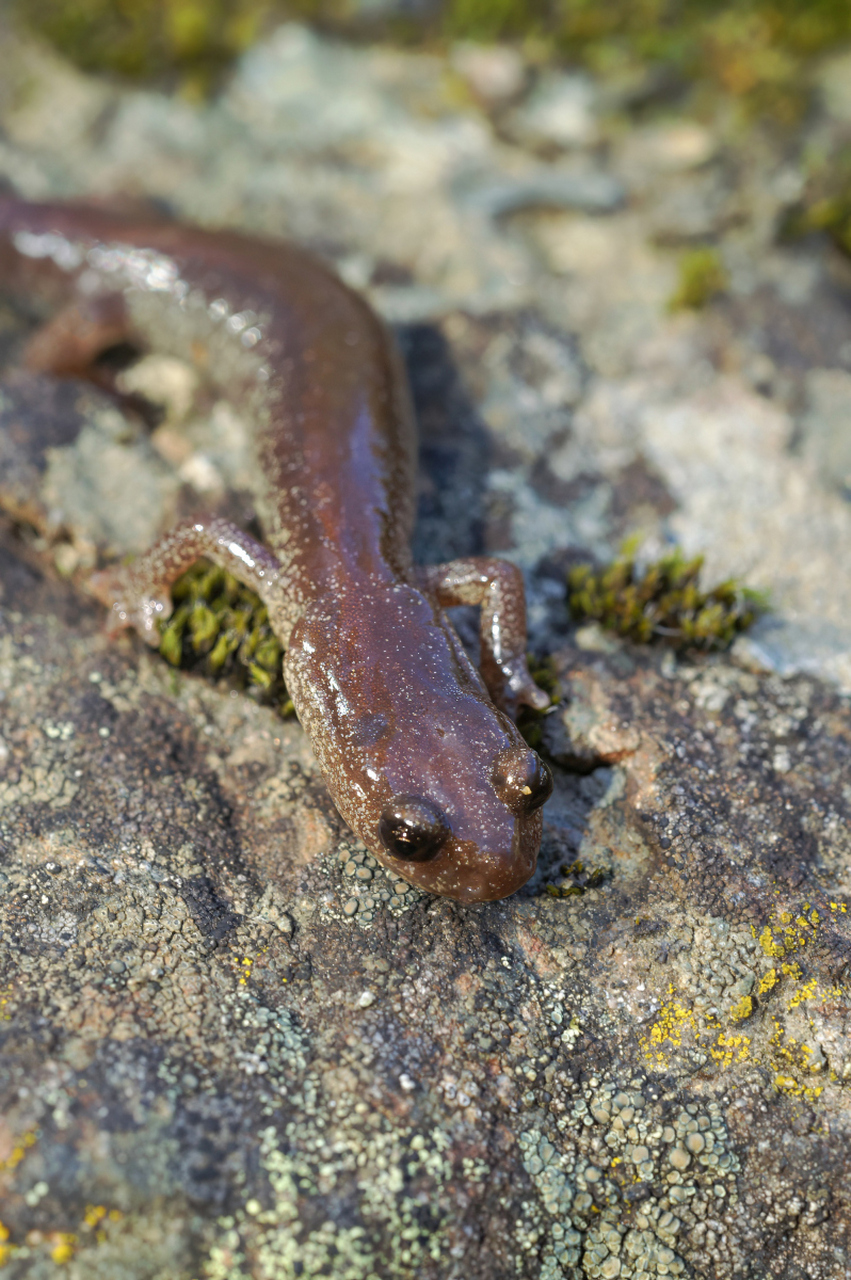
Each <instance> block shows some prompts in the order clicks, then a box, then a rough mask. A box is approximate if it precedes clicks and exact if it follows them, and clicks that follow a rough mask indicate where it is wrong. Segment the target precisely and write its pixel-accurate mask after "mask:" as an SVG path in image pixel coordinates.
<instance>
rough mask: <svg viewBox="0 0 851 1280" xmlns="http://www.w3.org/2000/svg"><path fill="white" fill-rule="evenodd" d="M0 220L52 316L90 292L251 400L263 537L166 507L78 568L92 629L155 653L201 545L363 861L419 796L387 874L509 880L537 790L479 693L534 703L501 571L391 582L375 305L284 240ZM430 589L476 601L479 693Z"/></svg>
mask: <svg viewBox="0 0 851 1280" xmlns="http://www.w3.org/2000/svg"><path fill="white" fill-rule="evenodd" d="M0 221H2V226H3V228H4V230H5V232H6V235H7V237H8V239H9V240H10V241H11V245H12V247H13V248H14V249H15V250H16V251H17V253H18V254H19V255H20V258H19V261H18V265H20V260H23V261H24V262H25V263H39V262H41V263H44V264H45V265H46V266H49V267H51V268H54V269H56V268H58V272H59V275H60V276H64V277H65V278H66V281H67V283H68V290H69V294H70V298H69V302H68V304H67V305H68V310H67V311H66V312H64V313H62V314H66V315H76V314H77V313H78V311H80V312H81V311H83V310H84V309H85V308H87V307H88V308H89V310H88V312H87V314H92V315H94V314H97V315H100V313H101V312H105V311H106V308H105V307H104V305H103V304H102V303H101V302H100V301H99V303H98V306H99V307H100V311H98V312H97V313H95V310H94V309H93V308H92V306H91V299H93V298H94V299H99V300H100V299H110V300H111V301H110V303H109V311H110V316H111V315H112V313H113V312H115V311H116V307H115V304H114V301H112V300H113V299H115V298H116V297H119V298H121V300H122V301H121V314H123V315H124V316H126V318H127V319H126V327H127V332H128V334H129V335H132V336H135V337H141V339H142V341H143V342H144V341H147V343H148V344H149V345H150V346H151V347H152V349H153V350H154V351H155V352H156V351H163V349H164V348H165V349H166V350H169V349H170V350H171V351H173V352H175V353H177V354H179V355H183V356H184V358H186V359H188V360H193V359H194V360H195V361H198V360H199V359H200V356H199V353H201V354H202V355H203V356H204V359H203V360H202V363H203V364H205V365H210V366H212V368H211V374H212V378H213V381H214V384H215V385H216V386H217V388H218V389H219V390H220V391H221V392H224V393H228V392H229V393H231V394H232V395H233V397H234V398H235V399H236V400H237V402H242V403H243V404H244V405H245V407H246V409H247V410H248V411H249V412H252V413H253V448H254V452H255V454H256V457H257V459H258V463H259V465H258V468H257V477H258V492H257V493H256V495H255V496H256V498H257V502H258V507H259V510H260V513H261V517H262V518H263V523H264V527H265V530H266V535H267V537H268V539H269V542H270V544H271V548H272V550H271V551H270V550H269V549H268V548H266V547H264V546H262V545H261V544H259V543H257V542H256V541H255V540H254V539H252V538H250V537H248V536H247V535H246V534H244V533H243V532H242V531H241V530H240V529H239V528H238V527H236V526H235V525H230V524H228V522H226V521H223V520H221V519H217V518H205V517H193V518H191V519H189V520H186V521H184V522H183V523H182V524H180V525H178V526H176V527H175V528H174V529H172V530H170V531H168V532H167V533H165V534H164V535H163V536H162V537H161V538H160V539H159V540H158V541H157V542H156V543H155V544H154V546H153V547H151V548H150V549H149V550H147V551H146V552H145V553H144V554H143V555H142V556H140V557H138V558H137V560H136V561H135V562H134V563H133V564H131V565H130V566H127V567H121V568H119V567H115V568H111V569H109V570H105V571H103V572H101V573H98V574H96V575H94V577H93V579H92V587H93V590H94V591H95V593H96V594H97V596H98V597H99V598H100V599H101V600H102V601H103V603H105V604H106V605H107V606H108V608H109V609H110V625H111V629H113V630H119V629H121V628H123V627H127V626H133V627H135V628H136V629H137V630H138V631H139V632H140V633H141V634H142V635H143V637H144V638H145V639H146V641H147V642H148V643H149V644H154V645H155V644H156V643H157V641H158V636H159V631H158V623H159V622H160V621H161V620H162V619H163V618H165V617H167V616H168V614H169V611H170V603H169V588H170V586H171V584H172V582H174V581H175V580H176V578H177V577H178V576H179V575H180V574H181V573H182V572H183V571H184V570H185V569H186V568H187V567H188V566H189V565H190V564H191V563H193V561H194V560H195V559H197V558H198V557H199V556H202V555H207V556H209V557H211V558H212V559H213V560H214V561H215V562H216V563H218V564H221V565H222V566H223V567H225V568H227V569H228V570H229V571H230V572H232V573H234V574H235V576H236V577H238V578H239V579H240V580H241V581H244V582H245V583H246V584H247V585H249V586H250V587H251V588H252V589H253V590H255V591H257V592H258V593H259V595H260V597H261V599H263V601H264V602H265V603H266V604H267V606H268V608H269V617H270V622H271V624H272V627H273V629H274V630H275V632H276V634H277V636H278V638H279V640H280V641H281V643H282V645H283V647H284V648H285V649H288V652H287V656H286V660H285V674H286V677H287V682H288V685H289V687H290V691H291V694H292V698H293V702H294V704H295V707H296V711H297V712H298V714H299V717H300V719H301V720H302V723H303V724H304V726H305V728H306V729H307V731H308V734H309V735H310V736H311V738H312V740H313V742H314V745H315V748H316V751H317V755H318V758H319V761H320V764H321V766H322V769H323V773H324V775H325V778H326V781H327V782H328V785H329V787H330V790H331V793H332V796H333V797H334V799H335V801H336V803H337V805H338V808H339V809H340V811H341V813H342V814H343V816H344V817H345V818H346V820H347V821H348V822H349V824H350V825H351V826H352V827H353V829H354V830H355V831H356V832H357V833H358V834H359V835H360V836H361V837H362V839H363V840H364V841H365V843H366V844H367V846H368V847H369V848H370V849H371V850H372V852H373V853H374V854H375V855H376V856H377V857H379V858H380V859H381V860H382V861H383V862H385V865H388V866H390V865H392V853H393V850H392V847H391V846H390V845H385V841H384V840H383V839H382V837H381V835H380V834H379V821H380V819H381V818H382V814H383V812H384V810H385V807H386V806H387V805H389V804H390V803H391V802H393V803H395V802H396V800H397V798H398V797H420V798H421V799H422V800H423V801H425V802H427V803H428V804H429V805H431V806H433V807H435V806H436V809H437V811H438V813H439V815H440V822H441V823H442V824H443V825H444V829H445V832H446V835H445V836H444V838H443V839H442V842H441V844H440V846H439V847H438V848H436V849H435V851H434V852H433V853H432V856H430V857H428V858H420V859H419V860H414V861H411V860H410V859H407V858H400V859H399V860H398V861H399V864H400V868H399V869H400V873H401V874H402V875H403V876H404V878H406V879H408V880H410V881H411V882H412V883H414V884H416V885H418V886H420V887H422V888H427V889H430V890H431V891H432V892H436V893H440V894H443V895H446V896H450V897H454V898H458V899H460V900H463V901H483V900H484V901H487V900H491V899H494V898H499V897H505V896H507V895H508V894H511V893H513V892H514V891H515V890H516V889H518V888H520V887H521V886H522V885H523V884H525V883H526V881H527V880H528V879H529V876H530V875H531V874H532V872H533V871H534V868H535V861H536V857H537V851H538V848H539V845H540V839H541V819H540V815H539V814H537V813H533V812H532V808H533V807H534V805H535V804H538V803H540V801H539V800H537V799H536V798H533V797H532V792H531V791H530V790H529V788H527V789H526V793H525V794H526V795H527V796H528V797H529V800H528V801H527V800H525V799H523V798H522V797H521V796H519V795H518V804H517V805H516V806H515V805H514V802H513V801H512V802H511V803H509V802H508V801H507V800H506V798H505V797H504V796H503V795H499V794H497V791H496V784H495V767H496V761H497V759H498V758H499V757H500V756H501V755H503V754H504V753H505V752H506V751H508V750H509V748H511V749H513V750H514V751H515V752H519V753H521V755H523V756H524V757H525V756H532V757H533V758H535V759H537V758H536V757H534V753H532V752H530V751H529V749H528V748H527V747H525V744H524V743H523V740H522V738H521V737H520V735H519V733H518V732H517V730H516V729H515V727H514V725H513V724H512V722H511V721H510V720H509V719H508V718H507V716H506V715H505V714H503V712H502V711H497V709H496V707H495V706H494V703H493V702H492V701H491V699H490V697H489V695H488V689H490V693H491V694H492V695H493V697H494V699H495V700H496V701H497V702H498V704H499V705H501V706H504V708H505V710H506V711H509V712H513V711H514V710H515V708H516V706H517V704H518V703H520V702H527V703H529V704H530V705H535V706H543V705H545V704H546V703H547V702H548V697H547V695H546V694H544V693H543V692H542V691H541V690H539V689H537V688H536V687H535V685H534V683H533V682H532V680H531V678H530V676H529V672H528V669H527V666H526V656H525V646H526V627H525V605H524V603H523V582H522V578H521V576H520V574H519V573H518V571H517V570H516V569H515V568H514V567H513V566H511V565H508V564H505V563H502V562H500V561H497V560H488V559H480V560H476V559H471V560H466V561H456V562H452V563H451V564H448V565H443V566H437V567H435V568H434V569H432V570H429V571H423V572H422V573H421V574H420V577H421V582H422V586H423V589H424V590H425V591H426V592H428V595H424V594H423V593H422V592H421V591H419V590H417V589H415V588H413V587H412V586H409V585H408V582H407V580H408V579H409V578H411V577H414V576H415V574H414V571H413V570H412V569H411V566H410V550H409V546H408V540H409V537H410V531H411V523H412V510H413V503H412V488H413V481H414V467H413V462H414V427H413V420H412V415H411V411H410V405H409V399H408V395H407V392H406V388H405V385H404V381H403V379H404V374H403V372H402V369H401V364H400V362H399V360H398V358H397V356H396V354H395V351H394V348H393V346H392V343H391V340H390V339H389V336H388V335H387V333H386V331H385V330H384V329H383V327H382V326H381V324H380V322H379V321H378V320H377V318H376V317H375V316H374V314H372V313H371V312H370V311H369V309H368V308H367V307H366V306H364V304H363V302H362V301H361V300H360V299H358V298H357V297H356V296H355V295H353V294H352V293H351V292H350V291H349V290H348V289H347V288H346V287H345V286H344V285H342V284H341V283H340V282H339V281H337V280H336V279H335V278H334V277H333V275H331V274H330V273H329V272H327V271H326V270H325V269H324V268H323V267H322V266H321V265H320V264H319V263H318V262H317V261H315V260H313V259H311V258H310V257H309V256H308V255H306V254H302V253H299V252H298V251H297V250H293V249H292V248H288V247H287V246H274V245H268V244H266V245H263V244H258V243H256V242H253V241H250V240H239V239H236V238H234V237H228V236H225V235H223V236H219V237H215V236H213V237H211V236H209V235H208V236H205V235H204V234H203V233H201V232H199V231H194V230H192V229H191V228H190V229H180V228H177V227H167V228H158V227H157V225H156V224H153V225H152V226H146V225H145V224H144V223H143V224H142V226H141V227H139V226H133V227H130V226H128V227H125V228H122V226H121V223H120V222H117V223H116V222H115V221H114V220H110V219H109V217H108V216H107V217H106V218H104V217H103V216H102V215H99V214H97V213H95V212H89V213H87V212H86V211H84V210H83V211H77V212H75V211H74V210H73V209H67V208H63V207H62V206H50V205H42V206H39V205H32V206H29V205H25V204H19V203H16V202H15V201H6V202H5V204H2V203H0ZM166 250H167V251H166ZM44 274H45V273H44V272H42V275H44ZM55 274H56V273H55V271H53V272H51V273H50V274H49V275H48V277H47V281H45V283H47V282H48V281H52V282H53V283H54V284H55V279H54V277H55ZM27 278H28V277H27ZM10 283H11V284H12V285H14V279H13V280H12V281H11V282H10ZM246 299H248V300H250V301H251V302H252V304H253V305H251V306H249V305H246ZM67 328H68V325H67V324H65V326H64V327H63V323H62V321H61V320H60V321H57V322H52V323H51V324H50V325H49V326H48V327H47V329H46V330H45V331H44V337H43V338H41V339H40V340H37V341H38V342H39V346H38V351H39V361H40V367H42V368H50V362H51V359H53V361H54V362H55V364H56V367H57V368H62V367H65V366H63V363H62V361H63V358H64V359H65V360H66V361H67V360H68V359H69V357H68V356H65V355H64V352H65V350H66V347H67V345H68V343H69V339H68V338H67V337H66V336H65V335H66V332H67ZM95 331H96V332H98V330H97V329H96V330H95ZM110 336H111V338H112V339H113V340H114V336H115V334H114V330H113V329H111V330H110ZM247 339H248V340H247ZM74 351H75V352H77V351H78V348H77V347H76V346H75V347H74ZM76 358H77V359H81V358H82V357H81V356H77V357H76ZM278 548H280V550H281V559H280V560H278V559H276V557H275V555H274V554H273V552H274V551H275V550H277V549H278ZM438 602H439V603H440V604H443V605H453V604H461V603H472V604H477V603H481V605H482V609H481V625H480V633H481V647H482V675H483V677H484V680H485V681H487V684H488V688H486V687H485V684H484V683H483V680H482V678H480V677H479V676H478V675H477V673H476V672H475V671H474V670H473V669H472V667H471V665H470V663H469V660H468V659H467V657H466V655H465V654H464V652H463V649H462V647H461V645H460V642H459V640H458V638H457V636H455V635H454V633H453V632H452V629H451V627H450V626H449V623H448V622H447V620H446V618H445V616H444V615H443V613H442V612H441V610H440V608H439V607H438ZM376 714H381V715H384V716H385V717H386V721H387V733H386V736H385V742H384V744H383V747H382V750H381V751H380V752H377V753H376V752H372V751H371V745H374V744H371V745H370V746H368V747H367V750H366V751H365V752H364V751H358V749H357V746H358V743H357V742H356V733H357V726H358V723H359V721H360V720H362V719H363V718H364V717H370V718H372V719H373V720H374V718H375V716H376ZM361 745H362V744H361ZM536 768H537V769H538V770H539V771H542V776H543V775H545V774H546V770H545V769H544V767H543V766H541V765H540V762H538V763H537V766H536ZM543 798H544V799H545V798H546V796H545V795H544V796H543Z"/></svg>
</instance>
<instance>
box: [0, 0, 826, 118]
mask: <svg viewBox="0 0 851 1280" xmlns="http://www.w3.org/2000/svg"><path fill="white" fill-rule="evenodd" d="M7 3H8V5H9V7H10V8H11V10H12V12H13V13H14V14H15V16H16V17H17V18H18V19H19V20H20V21H21V23H23V24H25V25H26V26H27V27H29V28H30V29H31V30H32V31H35V32H37V33H39V34H41V35H42V36H44V37H46V38H47V39H48V40H50V41H51V42H52V43H54V44H55V45H56V46H57V47H58V48H59V49H60V50H61V51H62V52H63V53H65V54H66V55H68V56H69V57H71V58H72V59H73V60H74V61H75V62H77V63H78V64H79V65H80V66H81V67H84V68H86V69H89V70H100V71H108V72H112V73H114V74H116V75H119V76H123V77H130V78H134V79H159V80H161V81H171V82H172V83H174V82H179V83H180V84H182V86H183V87H184V89H185V90H186V91H187V92H202V91H204V90H205V89H206V88H208V87H209V86H210V85H211V83H213V82H214V81H215V79H216V77H217V76H219V75H220V74H221V72H222V70H223V69H224V68H226V67H227V66H228V64H229V63H230V61H231V60H232V59H233V58H234V57H235V56H236V55H238V54H239V53H241V52H243V51H244V50H245V49H246V48H247V47H248V46H249V45H251V44H252V43H253V42H254V41H255V40H257V39H258V38H259V37H260V36H261V35H262V34H263V33H264V32H267V31H268V30H270V29H271V28H272V27H273V26H274V25H275V24H276V23H279V22H281V21H284V20H287V19H298V20H303V21H309V22H311V23H315V24H316V25H317V26H318V27H319V28H321V29H324V30H326V31H335V32H338V33H345V34H347V35H349V36H353V37H356V38H360V39H375V38H378V37H380V38H384V39H390V40H394V41H399V42H402V43H405V44H407V45H420V46H425V47H431V48H438V49H439V48H441V47H445V46H446V44H447V43H448V42H452V41H457V40H471V41H477V42H493V41H503V40H509V41H512V42H516V43H518V44H519V45H520V46H521V47H522V49H523V51H524V53H525V55H526V57H527V59H528V60H529V61H530V62H531V63H533V64H538V65H546V64H547V63H551V62H555V61H562V62H563V61H568V62H571V63H575V64H583V65H585V66H587V67H588V68H589V69H591V70H592V71H595V72H598V73H605V74H607V75H613V74H614V75H620V76H622V77H623V78H624V80H625V81H626V80H631V81H634V83H635V88H636V94H637V95H638V96H641V94H642V93H643V94H644V95H645V96H646V95H650V96H652V95H653V94H654V93H655V94H668V95H672V94H676V93H682V92H688V93H690V94H696V95H699V96H701V95H708V94H711V93H712V92H713V91H718V90H723V91H724V92H726V93H728V94H731V95H732V96H733V97H735V98H736V99H738V100H740V101H741V102H742V103H743V104H745V105H746V106H747V107H748V109H750V110H753V111H760V112H767V113H770V114H772V115H773V116H774V118H775V119H776V120H777V121H778V122H781V123H789V122H793V121H794V120H795V119H797V118H799V117H800V114H801V112H803V111H805V110H806V106H807V96H808V90H809V88H810V70H811V66H812V63H813V59H814V58H817V57H818V55H820V54H823V53H824V52H825V51H827V50H830V49H833V48H835V47H836V46H838V45H841V44H843V43H844V42H846V41H848V40H849V39H851V3H849V0H727V3H720V4H719V3H718V2H717V0H606V3H600V2H599V0H7ZM648 69H652V75H651V76H650V77H649V78H648V75H647V73H648Z"/></svg>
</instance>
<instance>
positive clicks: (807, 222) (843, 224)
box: [782, 146, 851, 257]
mask: <svg viewBox="0 0 851 1280" xmlns="http://www.w3.org/2000/svg"><path fill="white" fill-rule="evenodd" d="M813 231H823V232H826V233H827V235H828V236H830V238H831V240H832V241H833V243H834V244H835V245H836V247H837V248H838V249H840V250H841V251H842V253H844V254H847V255H848V256H849V257H851V150H849V149H848V148H847V146H846V147H843V148H842V149H840V150H838V151H831V152H829V153H828V154H827V155H824V156H820V157H819V158H818V160H817V161H816V162H815V163H814V164H813V166H812V171H811V173H810V175H809V180H808V182H807V187H806V190H805V192H804V196H803V199H802V200H801V201H800V203H799V204H798V205H797V207H796V208H795V209H793V210H792V211H791V212H790V214H789V216H788V217H787V219H786V222H785V225H784V226H783V228H782V235H783V237H784V238H785V239H797V238H798V237H799V236H804V235H808V234H810V233H811V232H813Z"/></svg>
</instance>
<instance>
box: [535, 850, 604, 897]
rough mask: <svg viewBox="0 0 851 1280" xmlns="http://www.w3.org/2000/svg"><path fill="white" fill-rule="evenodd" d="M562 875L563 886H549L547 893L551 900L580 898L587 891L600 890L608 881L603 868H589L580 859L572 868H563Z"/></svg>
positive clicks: (573, 863)
mask: <svg viewBox="0 0 851 1280" xmlns="http://www.w3.org/2000/svg"><path fill="white" fill-rule="evenodd" d="M561 873H562V875H563V876H564V877H565V879H564V880H563V881H562V883H561V884H548V885H547V893H548V894H549V895H550V897H551V898H578V897H581V896H582V894H583V893H584V892H585V890H586V889H599V887H600V885H601V884H604V883H605V881H606V872H605V871H604V870H603V868H602V867H587V866H586V865H585V863H584V862H581V861H580V860H579V859H577V860H576V862H572V863H571V864H570V866H563V867H562V868H561Z"/></svg>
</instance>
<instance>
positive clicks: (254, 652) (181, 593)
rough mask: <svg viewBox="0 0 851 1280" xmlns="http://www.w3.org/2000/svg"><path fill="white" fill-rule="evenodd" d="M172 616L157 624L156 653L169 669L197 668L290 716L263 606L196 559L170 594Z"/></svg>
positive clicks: (224, 575)
mask: <svg viewBox="0 0 851 1280" xmlns="http://www.w3.org/2000/svg"><path fill="white" fill-rule="evenodd" d="M171 598H172V600H173V602H174V606H175V608H174V613H173V614H172V616H171V617H170V618H169V620H168V621H167V622H164V623H162V625H161V640H160V653H161V654H162V656H163V657H164V658H165V659H166V661H167V662H170V663H171V665H172V666H174V667H183V668H184V669H192V668H194V669H200V670H202V671H203V672H204V673H205V674H206V675H209V676H212V677H214V678H217V679H220V678H222V677H227V678H228V679H230V680H231V681H232V682H234V683H236V684H238V685H240V686H241V687H248V688H249V689H251V690H253V691H254V692H255V693H257V694H258V695H262V697H263V700H264V701H267V702H270V703H272V704H274V705H275V706H277V707H278V708H279V709H280V711H281V713H282V714H283V715H292V714H293V704H292V702H291V701H290V699H289V695H288V694H287V690H286V685H285V684H284V679H283V676H282V674H281V658H282V650H281V646H280V644H279V643H278V640H277V639H276V637H275V634H274V632H273V631H272V628H271V626H270V625H269V614H268V612H267V610H266V606H265V605H264V604H263V603H262V601H261V600H260V599H259V598H258V597H257V596H256V595H255V594H254V592H253V591H249V589H248V588H247V587H244V586H243V585H242V583H241V582H238V581H237V580H236V578H234V577H233V576H232V575H231V574H229V573H226V572H225V570H224V569H220V568H218V567H217V566H216V565H211V564H209V563H208V562H207V561H204V560H200V561H199V562H198V563H197V564H195V565H193V566H192V568H191V569H188V570H187V572H186V573H184V574H183V576H182V577H180V578H178V580H177V582H175V584H174V586H173V587H172V590H171Z"/></svg>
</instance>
